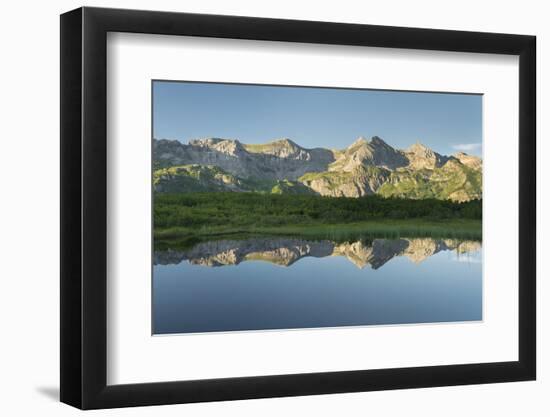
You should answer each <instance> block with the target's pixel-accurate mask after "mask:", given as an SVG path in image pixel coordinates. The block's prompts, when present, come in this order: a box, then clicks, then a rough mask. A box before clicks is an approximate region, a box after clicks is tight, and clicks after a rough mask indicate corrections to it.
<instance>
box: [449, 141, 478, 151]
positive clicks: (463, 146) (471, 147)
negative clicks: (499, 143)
mask: <svg viewBox="0 0 550 417" xmlns="http://www.w3.org/2000/svg"><path fill="white" fill-rule="evenodd" d="M452 146H453V149H456V150H457V151H463V152H466V151H470V152H471V151H475V150H477V149H479V148H481V143H480V142H477V143H457V144H456V145H452Z"/></svg>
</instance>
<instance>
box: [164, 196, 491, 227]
mask: <svg viewBox="0 0 550 417" xmlns="http://www.w3.org/2000/svg"><path fill="white" fill-rule="evenodd" d="M154 199H155V201H154V224H155V229H156V230H157V229H165V228H173V227H181V228H201V227H242V226H253V227H278V226H288V225H328V224H344V223H355V222H362V221H373V220H384V221H388V220H389V219H390V220H391V219H423V220H430V221H445V220H451V219H471V220H481V215H482V204H481V201H480V200H472V201H469V202H465V203H456V202H452V201H449V200H436V199H425V200H410V199H401V198H382V197H380V196H376V195H373V196H366V197H361V198H344V197H341V198H331V197H319V196H312V195H285V194H282V195H277V194H259V193H232V192H227V193H181V194H160V193H157V194H155V196H154Z"/></svg>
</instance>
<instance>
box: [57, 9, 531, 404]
mask: <svg viewBox="0 0 550 417" xmlns="http://www.w3.org/2000/svg"><path fill="white" fill-rule="evenodd" d="M535 103H536V100H535V37H532V36H525V35H509V34H493V33H474V32H459V31H446V30H431V29H415V28H398V27H386V26H371V25H356V24H341V23H327V22H310V21H293V20H277V19H264V18H251V17H235V16H214V15H198V14H185V13H168V12H151V11H135V10H116V9H101V8H87V7H85V8H80V9H77V10H74V11H71V12H68V13H65V14H63V15H62V16H61V220H62V222H61V312H60V313H61V401H63V402H65V403H67V404H70V405H73V406H75V407H79V408H82V409H93V408H111V407H124V406H139V405H155V404H174V403H188V402H200V401H218V400H236V399H247V398H264V397H277V396H297V395H313V394H326V393H342V392H354V391H374V390H387V389H401V388H420V387H434V386H445V385H462V384H481V383H495V382H507V381H525V380H533V379H535V375H536V351H535V345H536V343H535V342H536V339H535V338H536V334H535V333H536V332H535V328H536V315H535V311H536V307H535V300H536V296H535V292H536V281H535V253H536V252H535V248H536V233H535V231H536V224H535V219H536V215H535V214H536V213H535V201H536V195H535V171H536V167H535V163H536V157H535Z"/></svg>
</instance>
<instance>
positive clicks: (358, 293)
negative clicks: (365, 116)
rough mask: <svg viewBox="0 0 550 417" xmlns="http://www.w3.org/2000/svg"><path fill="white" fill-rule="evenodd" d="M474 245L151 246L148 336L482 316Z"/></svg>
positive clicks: (269, 242) (290, 241)
mask: <svg viewBox="0 0 550 417" xmlns="http://www.w3.org/2000/svg"><path fill="white" fill-rule="evenodd" d="M481 260H482V246H481V242H474V241H461V240H456V239H431V238H414V239H411V238H401V239H360V240H353V241H349V242H343V243H342V242H333V241H330V240H317V241H313V240H304V239H298V238H254V239H244V240H217V241H209V242H202V243H199V244H197V245H195V246H194V247H192V248H188V249H179V250H176V249H171V250H164V251H156V252H155V253H154V268H153V333H154V334H170V333H197V332H215V331H232V330H266V329H296V328H314V327H336V326H356V325H380V324H405V323H431V322H449V321H472V320H481V319H482V264H481Z"/></svg>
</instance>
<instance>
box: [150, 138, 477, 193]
mask: <svg viewBox="0 0 550 417" xmlns="http://www.w3.org/2000/svg"><path fill="white" fill-rule="evenodd" d="M153 154H154V158H153V166H154V167H155V169H161V168H169V167H177V166H184V165H207V166H211V167H217V168H219V169H221V170H222V171H223V172H225V173H226V174H227V175H231V176H233V177H235V179H231V182H232V183H237V182H238V181H239V180H240V179H252V180H253V181H252V183H254V181H256V183H258V184H259V183H260V182H261V184H263V185H262V187H263V186H265V185H266V184H269V183H270V181H275V182H277V181H278V182H281V181H282V182H284V186H282V185H281V184H279V185H280V186H279V187H275V183H273V190H275V189H277V190H278V192H279V191H282V192H306V191H307V192H309V193H317V194H320V195H325V196H333V197H341V196H346V197H360V196H363V195H367V194H375V193H376V194H381V195H383V196H388V197H389V196H399V197H409V198H443V199H446V198H450V199H454V200H457V201H467V200H469V199H472V198H481V195H482V193H481V170H482V161H481V158H478V157H475V156H471V155H467V154H465V153H463V152H459V153H456V154H454V155H453V156H444V155H440V154H439V153H437V152H435V151H433V150H432V149H430V148H429V147H428V146H426V145H424V144H422V143H420V142H419V141H417V142H416V143H414V144H413V145H411V146H409V147H408V148H406V149H404V150H401V149H395V148H393V147H392V146H391V145H389V144H388V143H387V142H385V141H384V140H383V139H382V138H380V137H379V136H373V137H371V138H370V139H368V140H367V139H366V138H365V137H363V136H359V137H358V138H357V139H356V140H355V141H354V142H353V143H351V144H350V145H349V146H348V147H346V148H344V149H341V150H330V149H324V148H313V149H308V148H304V147H302V146H300V145H299V144H298V143H296V142H294V141H293V140H291V139H289V138H287V137H283V138H280V139H276V140H272V141H269V142H266V143H263V144H245V143H242V142H240V141H239V140H237V139H223V138H219V137H208V138H201V139H193V140H190V141H189V142H188V144H184V143H181V142H179V141H177V140H166V139H161V140H153ZM193 172H195V171H193ZM186 173H189V175H191V172H190V171H189V169H187V170H185V169H184V170H181V171H178V172H177V175H176V176H181V175H186ZM216 175H222V174H218V173H216ZM163 178H164V177H163ZM220 178H221V177H220ZM228 178H229V177H228ZM163 181H175V180H174V179H172V177H170V176H168V177H166V178H165V179H163ZM179 181H180V183H181V184H184V183H185V181H183V180H179ZM258 181H260V182H258ZM246 184H247V187H248V188H247V190H254V186H253V185H250V184H251V183H246ZM209 186H211V184H210V185H209ZM223 186H224V185H223V184H222V185H220V187H223ZM195 188H197V187H195ZM164 189H173V187H170V186H169V184H164ZM182 192H185V187H182Z"/></svg>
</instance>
